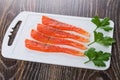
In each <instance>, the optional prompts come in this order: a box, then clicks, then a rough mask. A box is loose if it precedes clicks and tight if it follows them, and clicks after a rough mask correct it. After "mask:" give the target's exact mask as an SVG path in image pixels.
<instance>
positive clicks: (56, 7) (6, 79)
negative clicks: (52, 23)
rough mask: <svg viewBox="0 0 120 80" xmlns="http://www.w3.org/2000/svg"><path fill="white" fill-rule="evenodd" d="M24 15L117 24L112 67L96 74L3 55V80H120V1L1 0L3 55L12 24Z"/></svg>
mask: <svg viewBox="0 0 120 80" xmlns="http://www.w3.org/2000/svg"><path fill="white" fill-rule="evenodd" d="M21 11H34V12H42V13H54V14H62V15H71V16H82V17H93V16H95V15H98V16H100V17H101V18H103V17H106V16H107V17H109V18H110V19H112V20H113V21H114V23H115V29H114V38H115V39H116V44H114V45H113V49H112V60H111V66H110V68H109V69H108V70H105V71H97V70H89V69H81V68H73V67H65V66H57V65H49V64H42V63H35V62H27V61H20V60H12V59H6V58H4V57H2V55H1V54H0V80H120V0H0V51H1V45H2V41H3V37H4V35H5V32H6V30H7V28H8V26H9V24H10V23H11V21H12V20H13V19H14V18H15V17H16V15H17V14H19V13H20V12H21ZM8 52H9V51H8Z"/></svg>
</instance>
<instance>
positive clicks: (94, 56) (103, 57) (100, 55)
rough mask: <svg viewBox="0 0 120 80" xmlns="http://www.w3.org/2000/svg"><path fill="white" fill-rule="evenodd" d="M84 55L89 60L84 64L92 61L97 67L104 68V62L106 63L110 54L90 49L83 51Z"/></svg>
mask: <svg viewBox="0 0 120 80" xmlns="http://www.w3.org/2000/svg"><path fill="white" fill-rule="evenodd" d="M85 55H86V56H87V57H88V58H89V60H88V61H86V62H85V64H86V63H88V62H90V61H92V62H93V63H94V64H95V65H96V66H98V67H105V66H106V64H105V61H108V60H109V57H110V56H111V54H110V53H107V52H103V51H96V50H95V48H90V49H88V50H87V51H85Z"/></svg>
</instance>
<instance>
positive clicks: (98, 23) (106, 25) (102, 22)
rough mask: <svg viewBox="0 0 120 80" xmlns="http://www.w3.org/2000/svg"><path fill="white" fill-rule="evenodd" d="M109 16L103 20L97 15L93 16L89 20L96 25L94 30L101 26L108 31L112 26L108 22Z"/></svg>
mask: <svg viewBox="0 0 120 80" xmlns="http://www.w3.org/2000/svg"><path fill="white" fill-rule="evenodd" d="M109 20H110V19H109V18H107V17H106V18H104V19H103V20H100V18H99V17H98V16H95V17H94V18H93V19H92V20H91V21H92V22H93V23H94V24H95V25H96V26H97V27H96V29H95V30H94V31H96V30H97V29H98V28H101V29H103V30H105V31H107V32H108V31H110V30H112V27H110V26H109V25H110V22H109Z"/></svg>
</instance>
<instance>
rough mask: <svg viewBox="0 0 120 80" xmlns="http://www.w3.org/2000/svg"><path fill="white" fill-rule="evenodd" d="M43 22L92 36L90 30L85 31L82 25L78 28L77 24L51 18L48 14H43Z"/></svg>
mask: <svg viewBox="0 0 120 80" xmlns="http://www.w3.org/2000/svg"><path fill="white" fill-rule="evenodd" d="M42 24H45V25H48V26H51V27H54V28H57V29H60V30H68V31H74V32H77V33H79V34H82V35H84V36H88V37H89V36H90V34H89V32H87V31H85V30H84V29H82V28H80V27H79V28H78V27H76V26H73V25H70V24H66V23H63V22H60V21H58V20H55V19H52V18H49V17H47V16H42Z"/></svg>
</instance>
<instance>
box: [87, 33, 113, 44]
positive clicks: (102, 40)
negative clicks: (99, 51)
mask: <svg viewBox="0 0 120 80" xmlns="http://www.w3.org/2000/svg"><path fill="white" fill-rule="evenodd" d="M95 42H97V43H99V44H102V45H104V46H110V45H112V43H114V42H115V40H114V39H113V38H111V37H109V36H105V37H104V36H103V33H101V32H96V31H94V41H93V42H91V43H90V44H89V45H88V46H90V45H92V44H93V43H95Z"/></svg>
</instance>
